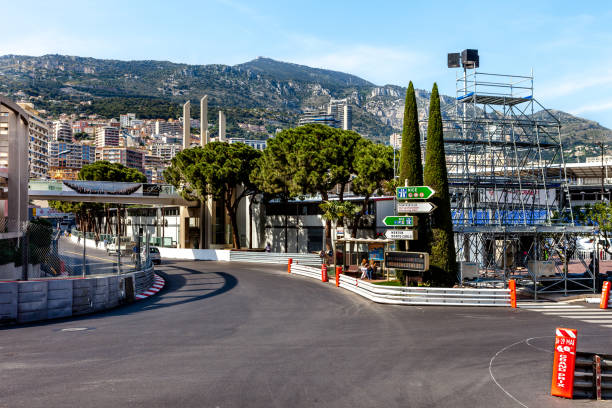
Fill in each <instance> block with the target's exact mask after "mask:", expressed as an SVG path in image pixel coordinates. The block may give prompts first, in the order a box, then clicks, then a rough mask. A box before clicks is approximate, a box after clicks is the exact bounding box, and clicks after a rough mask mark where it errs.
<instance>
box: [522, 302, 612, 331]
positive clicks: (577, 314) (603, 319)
mask: <svg viewBox="0 0 612 408" xmlns="http://www.w3.org/2000/svg"><path fill="white" fill-rule="evenodd" d="M517 306H518V307H519V308H520V309H526V310H530V311H532V312H539V313H542V314H543V315H545V316H557V317H562V318H565V319H576V320H580V321H582V322H585V323H593V324H598V325H600V326H602V327H609V328H612V310H610V309H598V308H596V307H593V306H590V307H589V306H582V305H576V304H570V303H557V304H550V303H539V302H519V303H518V305H517Z"/></svg>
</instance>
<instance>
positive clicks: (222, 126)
mask: <svg viewBox="0 0 612 408" xmlns="http://www.w3.org/2000/svg"><path fill="white" fill-rule="evenodd" d="M219 141H220V142H225V113H223V112H222V111H219Z"/></svg>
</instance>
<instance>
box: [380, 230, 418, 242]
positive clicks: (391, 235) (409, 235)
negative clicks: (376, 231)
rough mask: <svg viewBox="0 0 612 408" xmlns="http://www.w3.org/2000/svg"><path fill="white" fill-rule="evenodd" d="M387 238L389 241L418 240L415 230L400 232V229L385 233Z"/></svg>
mask: <svg viewBox="0 0 612 408" xmlns="http://www.w3.org/2000/svg"><path fill="white" fill-rule="evenodd" d="M385 237H386V238H387V239H407V240H415V239H417V232H416V231H415V230H400V229H388V230H386V231H385Z"/></svg>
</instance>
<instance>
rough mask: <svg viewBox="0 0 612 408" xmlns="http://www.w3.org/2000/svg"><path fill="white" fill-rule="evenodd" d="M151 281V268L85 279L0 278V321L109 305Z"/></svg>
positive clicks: (70, 313)
mask: <svg viewBox="0 0 612 408" xmlns="http://www.w3.org/2000/svg"><path fill="white" fill-rule="evenodd" d="M154 282H155V270H154V269H153V268H149V269H146V270H144V271H138V272H130V273H127V274H125V275H109V276H96V277H90V278H86V279H49V280H39V281H13V282H0V322H7V321H18V322H33V321H38V320H46V319H56V318H60V317H69V316H79V315H84V314H87V313H93V312H98V311H102V310H107V309H112V308H114V307H116V306H118V305H120V304H122V303H124V302H126V296H127V295H128V294H129V293H131V294H132V296H133V295H134V293H140V292H143V291H145V290H147V289H149V288H150V287H151V286H153V283H154ZM126 284H128V285H131V288H128V289H130V290H128V289H126V288H125V285H126ZM136 291H138V292H136ZM132 300H133V299H132Z"/></svg>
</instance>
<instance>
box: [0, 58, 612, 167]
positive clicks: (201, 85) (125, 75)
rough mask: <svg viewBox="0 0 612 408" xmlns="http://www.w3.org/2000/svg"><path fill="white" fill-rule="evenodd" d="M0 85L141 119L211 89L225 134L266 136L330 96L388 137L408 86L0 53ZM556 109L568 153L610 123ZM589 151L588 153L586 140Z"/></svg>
mask: <svg viewBox="0 0 612 408" xmlns="http://www.w3.org/2000/svg"><path fill="white" fill-rule="evenodd" d="M416 92H417V105H418V107H419V116H420V117H421V118H424V117H425V116H426V114H427V108H428V104H429V92H428V91H424V90H417V91H416ZM0 93H1V94H4V95H8V96H9V97H11V98H13V99H18V100H30V101H32V102H34V103H35V105H36V106H37V108H39V109H44V110H45V111H47V112H48V114H49V115H57V114H59V113H62V112H65V113H76V114H79V115H90V114H94V113H95V114H98V115H100V116H103V117H118V115H119V114H120V113H126V112H134V113H136V114H137V115H138V116H139V117H141V118H153V117H159V118H166V117H179V116H180V115H181V104H182V103H183V102H184V101H185V100H187V99H190V100H192V102H194V103H193V105H192V106H193V107H192V115H194V116H195V115H197V114H198V103H197V101H198V100H199V98H200V97H201V96H202V95H204V94H207V95H208V96H209V105H210V106H211V108H212V109H209V123H212V124H215V123H216V122H217V118H216V110H215V108H220V109H223V110H226V111H228V112H227V113H228V115H227V116H228V133H229V134H231V135H237V136H248V137H264V134H263V133H265V132H271V131H273V130H274V129H276V128H286V127H292V126H295V125H296V124H297V119H298V116H299V113H300V112H302V111H303V110H305V109H308V108H318V107H321V106H323V105H324V104H325V103H327V102H328V101H329V99H330V98H348V99H349V101H350V102H351V104H352V105H353V128H354V129H355V130H356V131H358V132H359V133H361V134H363V135H364V136H366V137H369V138H371V139H374V140H379V141H388V136H389V135H391V134H392V133H396V132H400V131H401V126H402V121H403V110H404V98H405V93H406V88H404V87H401V86H396V85H385V86H377V85H375V84H372V83H371V82H368V81H366V80H364V79H362V78H359V77H357V76H354V75H350V74H346V73H343V72H337V71H332V70H326V69H318V68H311V67H308V66H304V65H298V64H291V63H286V62H280V61H275V60H273V59H270V58H263V57H259V58H257V59H255V60H252V61H249V62H246V63H243V64H238V65H234V66H229V65H219V64H214V65H189V64H177V63H172V62H168V61H119V60H101V59H95V58H84V57H75V56H65V55H44V56H41V57H31V56H19V55H4V56H0ZM441 98H442V100H441V102H442V105H443V108H444V106H448V105H450V104H452V103H454V98H452V97H449V96H444V95H442V96H441ZM553 113H554V114H555V115H557V116H558V117H560V118H561V119H562V125H563V127H562V136H563V139H564V144H565V145H566V146H567V147H568V152H569V153H570V155H573V154H574V153H578V154H581V151H580V149H581V147H580V146H581V145H583V144H584V143H585V142H586V141H588V140H591V141H592V140H595V139H597V140H603V139H605V140H609V139H610V138H611V136H612V131H610V130H609V129H607V128H605V127H603V126H601V125H599V124H598V123H596V122H592V121H589V120H585V119H581V118H578V117H575V116H572V115H570V114H567V113H565V112H560V111H553ZM543 114H545V113H544V112H540V113H537V114H536V115H543ZM248 124H251V125H257V126H254V127H253V126H252V127H248V126H246V125H248ZM245 129H246V130H245ZM251 129H256V130H255V133H257V132H258V131H257V129H259V132H260V134H252V133H253V131H252V130H251ZM262 129H264V131H262ZM214 131H215V130H214V128H213V129H212V132H213V133H214ZM591 150H592V149H591ZM586 153H587V154H588V155H591V154H594V153H593V152H591V151H590V150H588V148H587V150H586ZM595 153H596V152H595Z"/></svg>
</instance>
